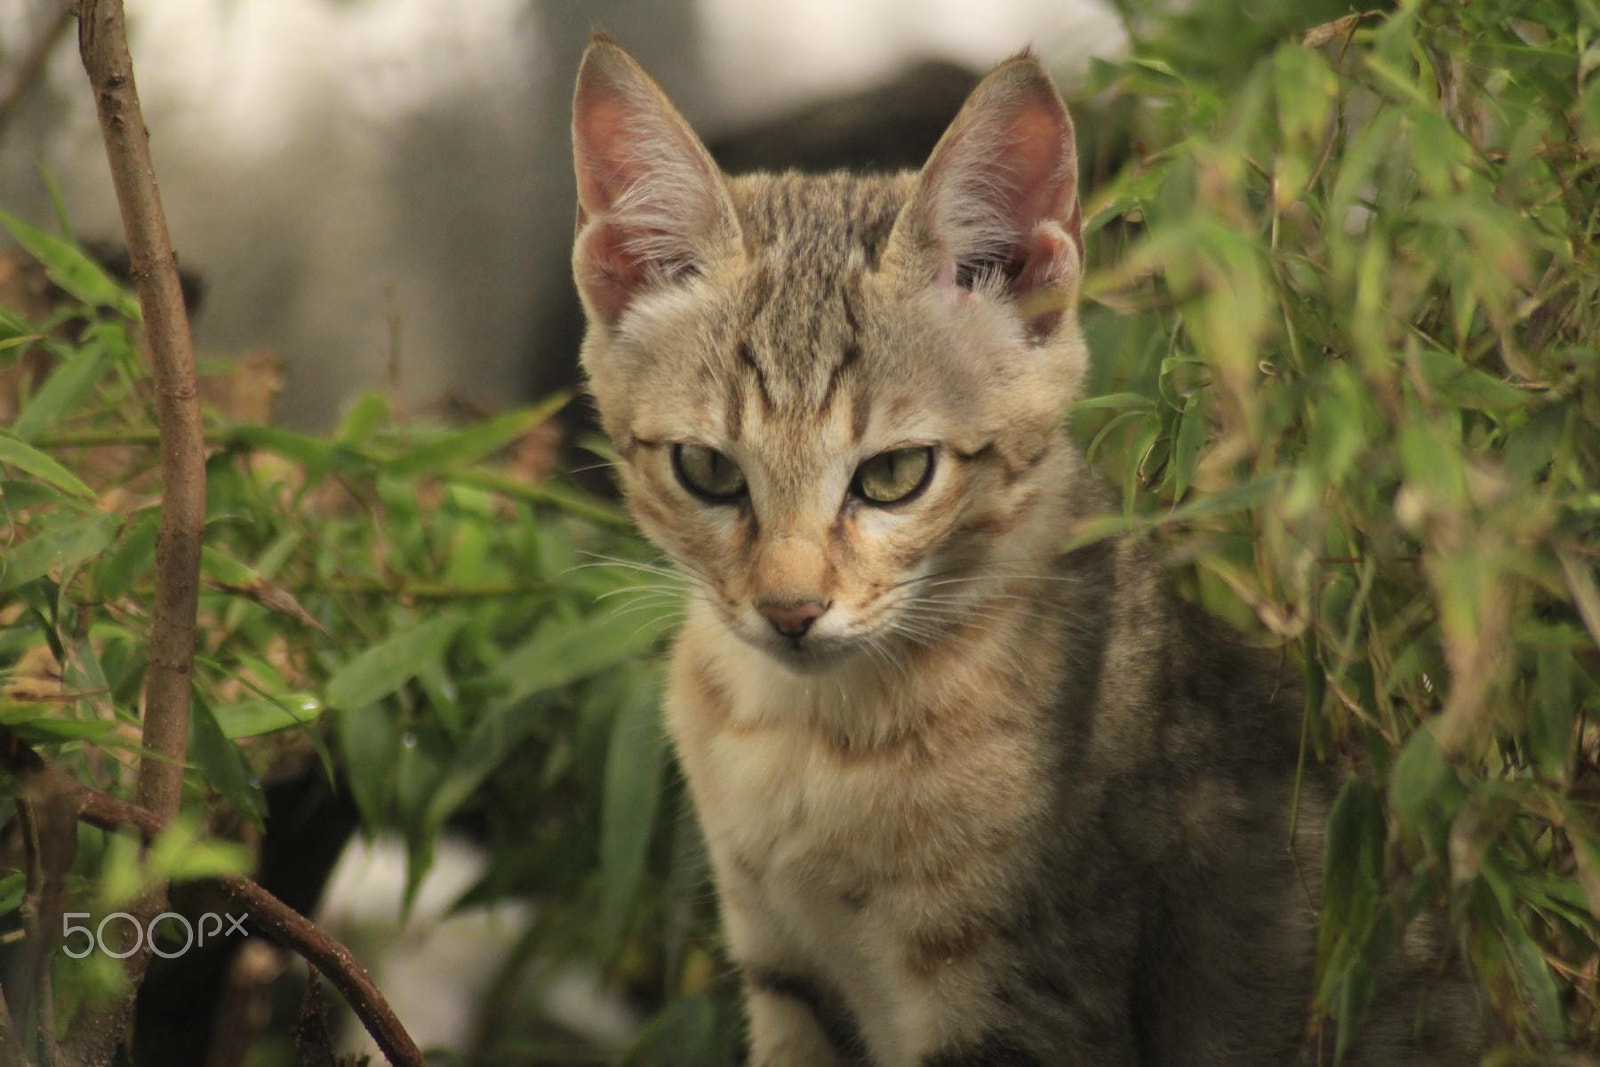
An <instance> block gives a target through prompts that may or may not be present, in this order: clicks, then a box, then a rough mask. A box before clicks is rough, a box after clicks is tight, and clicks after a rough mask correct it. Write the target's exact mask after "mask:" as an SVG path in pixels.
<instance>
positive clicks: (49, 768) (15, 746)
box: [0, 726, 425, 1067]
mask: <svg viewBox="0 0 1600 1067" xmlns="http://www.w3.org/2000/svg"><path fill="white" fill-rule="evenodd" d="M0 767H3V768H5V769H6V770H8V771H10V772H11V773H13V774H15V775H16V776H18V777H19V778H24V779H42V780H45V781H48V782H49V783H50V786H51V788H52V789H53V790H60V791H62V793H63V794H64V795H66V796H69V797H70V798H71V801H72V808H73V810H74V811H75V812H76V813H77V817H78V818H79V819H81V820H83V821H84V822H86V823H88V824H90V825H91V826H98V827H99V828H100V829H102V830H109V831H112V832H118V831H124V830H132V831H134V832H136V833H138V834H139V836H140V837H141V838H143V840H144V841H145V842H147V843H148V842H149V841H150V840H152V839H153V838H155V837H156V836H158V835H159V834H160V833H161V831H162V830H163V829H165V827H166V820H164V819H160V818H158V817H156V816H155V815H154V814H153V813H151V812H150V811H149V810H147V809H145V808H141V807H138V806H136V805H133V804H129V803H128V802H127V801H125V800H120V799H118V798H117V797H114V796H112V795H111V794H109V793H103V792H101V791H100V790H98V789H91V788H90V787H88V786H86V785H84V784H83V783H81V782H79V781H78V780H77V779H76V778H73V777H72V776H71V775H69V774H67V773H66V772H65V771H63V770H61V769H60V768H58V767H55V766H53V765H51V764H50V763H48V762H46V761H45V759H44V757H42V756H40V755H39V754H38V753H37V752H35V751H34V750H33V749H32V748H31V747H29V746H28V745H27V744H25V743H23V742H22V741H21V740H20V739H19V738H17V736H16V735H15V734H13V733H12V732H11V731H9V730H7V729H6V728H5V727H3V726H0ZM217 884H218V886H219V887H220V888H221V889H222V892H223V893H224V895H226V896H227V898H228V899H229V900H230V901H232V902H233V903H234V904H236V905H239V906H240V907H241V908H242V909H243V910H244V911H245V912H246V913H248V915H249V920H248V921H249V923H250V925H251V926H253V927H255V928H256V929H257V930H259V931H260V932H261V933H263V934H265V935H266V936H267V937H269V938H271V939H272V940H273V941H276V942H277V943H278V944H279V945H282V946H283V947H284V948H286V949H289V950H290V951H292V952H295V953H296V954H298V955H299V956H300V957H301V958H303V959H304V960H305V961H306V962H307V963H309V964H311V966H313V967H315V968H316V969H317V971H318V973H320V974H321V975H322V976H323V977H324V978H326V979H327V980H328V981H329V982H331V983H332V984H333V986H334V988H335V989H337V990H338V991H339V993H340V995H342V996H343V997H344V999H345V1001H346V1002H347V1003H348V1004H349V1005H350V1009H351V1010H352V1011H354V1012H355V1014H356V1017H357V1018H359V1019H360V1020H361V1023H362V1025H363V1026H365V1027H366V1029H367V1033H369V1034H371V1035H372V1039H373V1041H375V1042H376V1043H377V1045H378V1048H379V1049H381V1050H382V1052H383V1054H384V1055H385V1056H386V1057H388V1059H389V1062H390V1063H392V1064H394V1065H395V1067H425V1061H424V1060H423V1058H422V1053H421V1051H419V1050H418V1048H417V1045H416V1042H414V1041H412V1040H411V1035H409V1034H408V1033H406V1030H405V1027H404V1026H402V1025H401V1024H400V1020H399V1019H398V1018H396V1017H395V1014H394V1010H393V1009H392V1008H390V1007H389V1002H388V1001H387V1000H386V999H385V998H384V995H383V992H382V991H381V990H379V989H378V987H377V985H375V984H374V983H373V981H372V978H371V976H369V975H368V974H367V972H366V969H365V968H363V967H362V966H361V964H360V963H359V962H358V961H357V960H356V958H355V956H353V955H352V954H351V952H350V950H349V949H348V948H346V947H345V946H344V945H343V944H341V943H340V942H338V941H336V940H335V939H333V938H332V937H329V936H328V935H327V934H326V933H325V932H323V930H322V928H321V927H319V926H317V925H316V924H315V923H313V922H312V921H311V920H309V919H307V918H306V917H305V916H303V915H301V914H300V913H299V912H297V911H295V910H294V909H293V908H291V907H289V905H287V904H285V903H284V902H283V901H281V900H279V899H278V898H277V897H275V896H273V895H272V894H271V893H270V892H268V891H267V890H266V889H264V888H262V887H261V886H260V885H258V884H257V883H256V882H254V881H252V880H251V879H249V878H245V877H242V876H240V875H224V876H222V877H221V878H218V879H217Z"/></svg>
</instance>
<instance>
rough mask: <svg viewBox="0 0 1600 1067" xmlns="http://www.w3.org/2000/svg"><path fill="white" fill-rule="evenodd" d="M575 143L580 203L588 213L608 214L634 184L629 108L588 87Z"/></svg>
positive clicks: (583, 95)
mask: <svg viewBox="0 0 1600 1067" xmlns="http://www.w3.org/2000/svg"><path fill="white" fill-rule="evenodd" d="M576 114H577V121H576V123H574V127H573V130H574V134H573V137H574V140H575V141H576V142H577V149H578V158H579V166H578V203H579V205H580V206H581V207H583V208H584V209H585V210H586V211H588V212H605V211H609V210H611V208H612V207H614V206H615V205H616V202H617V198H618V197H620V196H621V195H622V194H623V192H624V191H626V189H627V188H628V185H629V183H630V181H631V180H632V177H633V175H632V169H633V168H632V166H631V164H632V163H633V161H632V160H631V159H629V158H628V150H627V143H628V138H627V135H626V126H627V107H626V105H625V104H624V103H623V102H622V100H621V99H620V98H618V97H617V96H615V95H612V94H609V93H606V92H605V91H604V90H601V89H591V88H589V87H588V86H584V87H583V89H582V90H580V92H579V94H578V100H577V104H576Z"/></svg>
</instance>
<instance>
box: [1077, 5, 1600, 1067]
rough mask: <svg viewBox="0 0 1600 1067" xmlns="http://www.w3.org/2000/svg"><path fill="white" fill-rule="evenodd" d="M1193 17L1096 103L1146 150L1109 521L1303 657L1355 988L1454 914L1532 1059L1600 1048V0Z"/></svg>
mask: <svg viewBox="0 0 1600 1067" xmlns="http://www.w3.org/2000/svg"><path fill="white" fill-rule="evenodd" d="M1163 6H1164V5H1154V4H1152V5H1149V9H1148V10H1145V9H1143V6H1142V5H1141V6H1134V5H1129V7H1130V8H1132V10H1129V11H1128V14H1129V16H1130V21H1131V23H1132V24H1133V26H1134V27H1135V29H1136V31H1138V30H1141V29H1142V30H1144V31H1147V33H1146V35H1145V36H1144V37H1143V39H1142V40H1141V42H1140V43H1139V45H1138V46H1137V48H1136V53H1135V56H1134V58H1133V59H1132V60H1131V61H1130V62H1126V63H1121V64H1115V65H1107V66H1103V67H1101V68H1099V69H1098V70H1097V71H1096V73H1095V77H1094V83H1093V85H1092V86H1091V89H1092V90H1093V91H1095V92H1096V93H1099V94H1102V95H1100V96H1097V97H1095V98H1094V99H1095V100H1096V101H1097V106H1096V111H1098V112H1100V113H1101V114H1098V115H1089V116H1085V117H1083V118H1081V119H1080V126H1082V127H1084V128H1087V129H1089V130H1091V131H1097V132H1098V135H1099V140H1098V141H1097V143H1096V144H1095V146H1094V148H1093V149H1092V151H1091V153H1090V161H1091V162H1090V164H1089V166H1090V167H1091V168H1092V167H1093V166H1094V164H1095V163H1096V162H1099V161H1104V160H1111V159H1116V158H1119V157H1122V156H1124V155H1126V156H1131V157H1132V160H1131V162H1130V163H1129V164H1128V165H1126V166H1125V167H1123V168H1122V169H1121V170H1120V172H1119V173H1117V174H1115V176H1113V177H1111V179H1110V180H1109V181H1105V182H1104V183H1103V184H1101V183H1096V185H1095V187H1093V188H1092V189H1091V190H1090V195H1091V200H1090V203H1089V205H1088V210H1087V216H1088V220H1089V221H1088V228H1089V229H1090V230H1092V231H1094V234H1095V236H1094V238H1093V242H1094V243H1093V245H1092V250H1091V253H1090V255H1091V262H1092V263H1098V264H1101V265H1102V266H1101V268H1100V270H1099V271H1098V273H1095V274H1093V275H1091V276H1090V278H1089V279H1088V280H1087V282H1086V286H1085V291H1086V296H1087V307H1086V310H1085V312H1084V314H1085V321H1086V325H1087V329H1088V332H1089V335H1090V344H1091V349H1092V350H1093V352H1094V355H1095V370H1094V374H1093V380H1092V382H1091V389H1090V395H1091V396H1092V397H1093V399H1090V400H1087V401H1085V402H1083V403H1081V404H1079V405H1077V409H1078V410H1077V411H1075V412H1074V413H1073V416H1072V417H1073V418H1074V420H1075V425H1076V426H1078V427H1079V428H1080V429H1081V430H1082V431H1083V434H1084V437H1085V439H1086V441H1087V442H1088V443H1089V447H1090V448H1091V449H1093V450H1094V451H1095V452H1096V460H1097V462H1098V464H1099V465H1100V466H1101V467H1102V468H1103V469H1105V470H1106V471H1107V472H1108V473H1109V474H1110V475H1111V476H1113V477H1114V478H1116V479H1117V480H1118V481H1119V482H1120V483H1121V484H1122V485H1123V487H1124V490H1125V493H1126V507H1127V510H1126V513H1125V514H1123V515H1120V516H1113V517H1109V518H1106V519H1104V520H1102V521H1099V522H1097V523H1095V524H1093V525H1092V527H1090V528H1088V529H1085V530H1081V531H1077V533H1076V536H1077V537H1078V538H1089V537H1097V536H1106V535H1108V534H1111V533H1113V532H1121V531H1132V532H1133V533H1135V534H1136V535H1138V536H1147V537H1152V538H1155V539H1156V541H1157V543H1158V544H1159V545H1160V546H1161V547H1162V548H1163V549H1164V550H1165V552H1166V554H1167V556H1168V558H1169V559H1170V560H1171V561H1172V563H1173V564H1174V565H1175V567H1176V569H1177V572H1178V576H1179V579H1180V581H1181V582H1182V584H1183V586H1184V588H1185V589H1186V590H1187V592H1188V594H1189V595H1191V596H1193V597H1195V598H1197V599H1199V600H1200V601H1201V602H1203V603H1204V604H1206V606H1207V607H1209V608H1210V609H1211V610H1212V611H1214V612H1216V613H1218V614H1219V615H1222V616H1224V617H1226V618H1229V619H1231V620H1232V621H1233V622H1235V623H1236V624H1237V625H1239V626H1241V627H1242V628H1244V629H1246V630H1248V631H1250V632H1253V633H1255V634H1257V635H1259V637H1260V639H1261V640H1263V641H1265V642H1270V643H1272V644H1275V645H1279V646H1281V647H1282V649H1283V651H1284V655H1285V656H1286V657H1287V658H1289V659H1290V660H1292V661H1296V662H1298V663H1300V664H1301V665H1302V666H1303V671H1304V676H1305V683H1306V684H1305V689H1306V706H1305V734H1304V736H1305V750H1306V758H1307V759H1334V760H1337V761H1339V762H1340V763H1342V764H1344V765H1346V766H1348V767H1349V768H1350V778H1349V782H1348V784H1347V785H1346V786H1345V788H1344V791H1343V793H1342V794H1341V796H1340V797H1339V799H1338V802H1337V804H1336V805H1335V807H1334V809H1333V811H1332V814H1331V816H1330V818H1329V820H1328V826H1327V831H1328V835H1327V861H1328V873H1327V878H1326V881H1325V884H1324V886H1323V889H1324V892H1325V894H1326V895H1325V898H1324V903H1323V912H1322V915H1323V929H1322V939H1321V950H1322V952H1321V966H1320V976H1319V983H1318V989H1317V1001H1318V1004H1319V1006H1320V1008H1321V1009H1322V1010H1323V1011H1324V1012H1326V1013H1327V1014H1328V1015H1329V1016H1331V1017H1334V1018H1337V1019H1338V1020H1340V1021H1341V1022H1342V1023H1347V1024H1354V1023H1356V1022H1358V1021H1359V1019H1360V1016H1361V1013H1362V1010H1363V1008H1364V1007H1365V1005H1366V1004H1367V1003H1368V1002H1369V1001H1370V1000H1371V998H1372V997H1373V996H1375V995H1382V990H1375V989H1374V988H1373V984H1372V979H1371V972H1372V967H1373V965H1374V964H1376V963H1377V962H1378V961H1379V960H1381V959H1382V958H1384V957H1385V956H1386V955H1387V954H1388V953H1389V952H1391V951H1393V949H1394V948H1395V944H1396V941H1397V938H1398V937H1399V935H1400V933H1401V931H1403V930H1404V929H1405V927H1406V925H1407V923H1408V922H1409V921H1410V920H1411V919H1412V918H1413V917H1415V916H1416V915H1418V914H1419V913H1421V912H1422V911H1424V910H1426V909H1437V910H1439V911H1440V912H1442V913H1443V914H1444V915H1445V916H1447V917H1448V920H1449V922H1450V923H1451V924H1452V926H1453V928H1454V930H1455V931H1456V933H1457V934H1458V938H1457V945H1456V950H1457V951H1458V952H1460V953H1462V954H1464V955H1465V956H1466V958H1467V959H1468V960H1469V961H1470V963H1471V966H1472V968H1473V970H1474V971H1475V973H1476V975H1477V977H1478V978H1479V980H1480V982H1481V985H1482V988H1483V991H1484V994H1485V998H1486V1002H1487V1004H1488V1005H1489V1006H1490V1007H1492V1009H1493V1011H1494V1012H1495V1014H1496V1015H1497V1016H1498V1017H1499V1018H1500V1019H1501V1020H1502V1021H1503V1022H1504V1023H1505V1024H1506V1026H1507V1028H1508V1032H1509V1033H1511V1034H1512V1035H1514V1036H1515V1039H1516V1044H1517V1045H1518V1046H1519V1047H1525V1048H1538V1049H1545V1050H1550V1049H1560V1048H1569V1047H1570V1048H1580V1049H1581V1048H1588V1049H1592V1048H1594V1047H1596V1046H1597V1045H1600V983H1597V973H1596V968H1597V964H1600V955H1597V951H1600V950H1597V947H1596V934H1597V929H1600V927H1597V923H1596V919H1595V913H1596V911H1597V910H1600V819H1597V814H1600V812H1597V801H1600V774H1597V765H1596V759H1597V749H1600V727H1597V723H1596V713H1597V711H1600V685H1597V680H1600V654H1597V651H1600V650H1597V645H1600V585H1597V582H1596V573H1597V563H1600V538H1597V537H1596V533H1597V530H1600V351H1597V348H1596V345H1597V343H1600V291H1597V290H1600V272H1597V264H1596V251H1597V241H1600V229H1597V225H1600V174H1597V171H1596V167H1597V164H1600V156H1597V152H1600V78H1597V77H1595V76H1594V75H1593V72H1594V70H1595V68H1596V67H1597V66H1600V43H1597V38H1600V6H1597V5H1595V4H1593V3H1587V2H1578V3H1564V2H1562V3H1557V2H1550V3H1544V2H1534V3H1512V2H1495V0H1487V2H1476V3H1472V4H1457V3H1416V2H1412V3H1404V4H1400V5H1398V7H1397V9H1395V10H1393V11H1389V12H1386V13H1378V12H1367V13H1356V14H1349V13H1347V12H1346V11H1341V10H1339V8H1338V7H1337V6H1336V5H1327V4H1298V5H1295V4H1288V5H1260V10H1259V11H1258V12H1257V14H1259V15H1261V20H1260V21H1254V20H1250V21H1246V20H1241V19H1239V18H1238V17H1237V5H1233V4H1222V3H1202V4H1199V5H1195V6H1193V7H1192V8H1190V10H1189V11H1188V12H1187V13H1186V14H1183V15H1180V16H1176V17H1166V16H1158V15H1157V14H1155V12H1156V10H1157V9H1159V8H1161V7H1163ZM1324 18H1328V19H1335V21H1331V22H1322V21H1321V20H1322V19H1324ZM1241 50H1243V51H1244V52H1245V54H1241ZM1091 173H1093V171H1092V170H1091ZM1297 817H1298V813H1297V812H1289V813H1285V831H1286V834H1287V833H1288V832H1290V831H1291V828H1292V826H1293V824H1294V822H1295V820H1296V819H1297Z"/></svg>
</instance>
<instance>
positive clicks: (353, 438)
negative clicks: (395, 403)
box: [338, 393, 389, 445]
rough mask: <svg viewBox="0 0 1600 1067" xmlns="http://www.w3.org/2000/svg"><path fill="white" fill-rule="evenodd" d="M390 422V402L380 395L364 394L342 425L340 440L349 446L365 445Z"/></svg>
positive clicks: (351, 407) (352, 406)
mask: <svg viewBox="0 0 1600 1067" xmlns="http://www.w3.org/2000/svg"><path fill="white" fill-rule="evenodd" d="M388 421H389V402H388V401H387V400H385V399H384V398H383V397H382V396H381V395H379V394H378V393H362V394H361V396H359V397H357V398H356V402H355V403H354V404H351V405H350V411H349V413H348V414H346V415H345V417H344V422H343V423H341V424H340V426H339V435H338V440H339V441H340V442H341V443H342V444H347V445H359V444H363V443H365V442H366V440H367V439H368V438H370V437H371V436H372V435H373V434H374V433H376V432H377V431H378V429H379V428H380V427H381V426H383V424H384V423H386V422H388Z"/></svg>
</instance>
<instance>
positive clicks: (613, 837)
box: [596, 667, 667, 956]
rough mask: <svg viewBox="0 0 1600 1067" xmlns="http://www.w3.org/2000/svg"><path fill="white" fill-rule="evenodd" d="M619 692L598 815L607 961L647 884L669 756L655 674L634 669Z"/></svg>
mask: <svg viewBox="0 0 1600 1067" xmlns="http://www.w3.org/2000/svg"><path fill="white" fill-rule="evenodd" d="M618 688H619V689H620V690H621V692H620V694H619V696H618V700H617V713H616V718H615V719H614V720H613V721H612V728H611V744H610V746H609V747H608V748H607V751H606V769H605V787H604V788H605V791H604V793H603V800H602V803H601V811H600V873H601V875H602V876H603V880H602V882H601V888H600V915H599V918H598V920H597V923H596V926H597V932H596V937H597V939H598V942H599V945H600V951H601V955H603V956H609V955H610V954H611V953H612V952H613V951H614V950H615V948H616V946H617V944H618V942H619V940H620V939H621V936H622V932H623V929H624V927H625V926H626V924H627V920H628V916H629V914H630V912H631V911H632V909H633V904H634V900H635V898H636V897H637V896H638V893H639V886H640V884H641V882H642V881H643V879H644V872H645V861H646V858H647V856H648V854H649V851H650V841H651V838H652V837H653V836H654V834H655V828H656V814H657V810H658V808H659V805H660V798H661V775H662V771H663V770H664V769H665V767H666V753H667V746H666V734H665V731H664V730H663V729H662V725H661V717H660V714H659V712H658V700H657V694H656V685H655V674H654V672H653V671H651V670H648V669H645V668H638V667H636V668H634V669H632V670H630V671H628V672H627V673H626V675H625V676H624V677H623V679H622V681H621V682H620V684H619V686H618Z"/></svg>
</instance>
